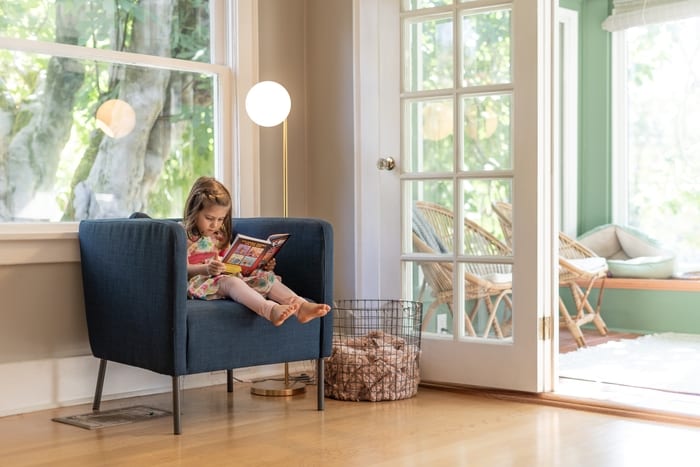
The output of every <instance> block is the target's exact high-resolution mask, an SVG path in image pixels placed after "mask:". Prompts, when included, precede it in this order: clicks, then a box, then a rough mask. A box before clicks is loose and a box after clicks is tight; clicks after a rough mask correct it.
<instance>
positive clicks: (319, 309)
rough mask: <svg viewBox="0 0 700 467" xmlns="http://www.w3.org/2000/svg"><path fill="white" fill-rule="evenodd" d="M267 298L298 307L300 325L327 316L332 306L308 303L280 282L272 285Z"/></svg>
mask: <svg viewBox="0 0 700 467" xmlns="http://www.w3.org/2000/svg"><path fill="white" fill-rule="evenodd" d="M267 297H268V298H269V299H271V300H274V301H275V302H277V303H282V304H286V305H290V306H296V307H297V308H298V310H297V311H296V315H297V320H299V322H300V323H308V322H309V321H311V320H312V319H315V318H320V317H321V316H325V315H326V313H328V312H329V311H330V309H331V307H330V306H328V305H326V304H323V303H309V302H307V301H306V300H304V299H303V298H302V297H300V296H298V295H297V294H296V293H294V291H293V290H291V289H290V288H289V287H287V286H286V285H284V284H283V283H282V282H281V281H279V280H276V281H275V282H274V283H273V284H272V288H271V289H270V292H268V294H267Z"/></svg>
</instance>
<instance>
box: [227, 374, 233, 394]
mask: <svg viewBox="0 0 700 467" xmlns="http://www.w3.org/2000/svg"><path fill="white" fill-rule="evenodd" d="M226 391H228V392H233V370H226Z"/></svg>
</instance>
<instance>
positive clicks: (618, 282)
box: [581, 277, 700, 292]
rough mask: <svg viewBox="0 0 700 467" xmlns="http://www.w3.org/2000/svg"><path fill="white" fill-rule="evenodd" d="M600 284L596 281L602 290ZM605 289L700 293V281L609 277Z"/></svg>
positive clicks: (596, 285) (596, 284)
mask: <svg viewBox="0 0 700 467" xmlns="http://www.w3.org/2000/svg"><path fill="white" fill-rule="evenodd" d="M600 283H601V281H600V280H599V281H596V283H595V285H594V287H598V288H600ZM581 285H584V284H581ZM605 288H606V289H629V290H661V291H669V292H700V280H686V279H632V278H625V277H620V278H612V277H609V278H607V279H605Z"/></svg>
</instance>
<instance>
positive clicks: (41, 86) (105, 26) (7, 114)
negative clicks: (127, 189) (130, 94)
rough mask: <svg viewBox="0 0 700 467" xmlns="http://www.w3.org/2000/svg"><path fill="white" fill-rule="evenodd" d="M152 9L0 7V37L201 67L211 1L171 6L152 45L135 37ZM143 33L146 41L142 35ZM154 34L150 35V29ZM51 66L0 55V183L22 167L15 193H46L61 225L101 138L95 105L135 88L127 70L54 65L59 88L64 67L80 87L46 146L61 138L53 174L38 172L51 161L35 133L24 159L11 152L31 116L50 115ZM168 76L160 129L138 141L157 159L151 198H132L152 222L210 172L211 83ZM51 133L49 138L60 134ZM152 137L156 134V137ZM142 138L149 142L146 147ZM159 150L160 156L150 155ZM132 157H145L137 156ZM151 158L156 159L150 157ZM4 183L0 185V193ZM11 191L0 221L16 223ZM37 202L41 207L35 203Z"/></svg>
mask: <svg viewBox="0 0 700 467" xmlns="http://www.w3.org/2000/svg"><path fill="white" fill-rule="evenodd" d="M156 3H157V2H154V1H150V2H149V1H136V0H116V1H111V2H104V1H98V0H90V1H77V0H76V1H67V0H56V1H47V0H22V1H19V2H2V3H1V4H0V36H3V37H8V38H17V39H30V40H41V41H46V42H61V43H67V44H71V45H77V46H81V47H86V48H89V49H94V48H100V49H111V50H119V51H129V52H136V53H142V54H143V53H145V54H149V53H152V51H150V50H147V49H144V48H143V47H148V48H153V49H154V50H155V49H159V50H160V51H162V54H163V55H164V56H170V57H175V58H179V59H183V60H191V61H199V62H206V63H208V62H209V60H210V31H209V11H208V2H207V1H203V0H181V1H177V0H173V4H174V8H173V17H172V18H171V20H172V21H171V22H172V27H171V28H170V31H166V34H165V36H164V37H152V38H150V39H152V43H147V42H146V41H143V40H141V42H139V39H138V38H137V36H135V31H137V30H138V27H139V26H140V27H141V28H143V27H144V26H143V22H144V21H151V22H152V23H153V21H154V19H153V18H152V16H153V15H151V17H149V15H148V13H149V11H148V10H147V9H148V8H149V7H150V8H154V7H153V5H154V4H156ZM59 7H60V8H59ZM57 12H58V13H60V14H58V13H57ZM139 21H141V23H139ZM156 22H157V21H156ZM154 30H155V25H154ZM141 34H142V35H143V29H142V31H141ZM153 34H154V36H155V34H156V33H155V32H154V33H153ZM158 41H161V42H160V43H159V42H158ZM144 44H145V45H144ZM154 44H155V45H154ZM139 48H140V49H139ZM159 50H155V51H156V52H158V51H159ZM52 63H54V65H53V66H55V64H56V63H58V62H56V61H55V60H53V61H52V58H51V57H49V56H46V55H42V54H35V53H27V52H21V51H12V50H7V49H3V50H0V67H1V68H2V69H3V74H2V76H0V113H1V115H0V168H1V169H2V172H4V174H5V177H7V184H11V183H19V182H18V181H17V180H19V179H20V176H19V175H18V172H17V170H19V169H18V168H17V166H18V165H22V166H23V167H22V186H21V187H20V188H21V189H22V190H28V191H29V192H30V195H31V196H37V194H38V193H40V192H49V193H51V200H50V202H51V203H52V204H53V203H55V205H56V206H58V208H59V209H60V210H62V212H63V215H62V216H61V219H62V220H75V219H74V218H73V216H72V213H73V208H72V206H71V203H72V200H73V197H74V195H75V193H74V189H75V187H76V186H77V185H78V184H79V183H81V182H83V181H84V180H85V179H86V178H87V177H88V175H89V174H90V172H91V170H94V169H95V167H94V164H95V156H96V154H97V153H98V151H99V148H101V146H100V143H101V142H102V140H103V139H104V138H106V137H105V136H104V134H103V133H102V132H100V131H99V130H95V122H94V120H95V112H96V110H97V108H98V107H99V105H100V104H101V103H103V102H104V101H106V100H108V99H112V98H115V97H117V96H118V95H119V92H120V89H122V88H123V87H124V86H128V85H131V86H132V87H133V86H134V83H127V82H126V81H125V79H127V78H126V76H128V74H127V73H126V72H125V70H126V69H127V67H126V66H123V65H115V64H110V63H108V62H104V61H98V60H91V59H89V58H86V59H84V60H76V59H67V60H65V61H64V62H61V63H63V64H64V69H61V68H58V69H57V70H58V71H57V73H59V76H58V77H57V78H56V80H57V82H58V83H60V82H61V80H65V77H64V76H61V75H60V73H67V72H69V71H71V72H74V71H77V72H78V73H79V75H77V76H82V77H83V82H82V85H80V86H79V88H78V89H77V91H76V92H74V93H73V94H72V95H71V96H70V97H71V98H72V99H73V103H72V110H70V114H72V125H69V128H68V129H67V130H66V131H67V134H65V135H63V136H61V135H55V134H53V135H52V137H53V138H54V140H51V139H49V140H47V141H48V142H47V143H46V144H47V145H48V146H50V145H51V144H52V141H65V143H62V146H61V147H60V148H58V150H59V152H60V159H59V160H58V161H57V163H56V169H55V173H50V174H43V173H42V172H41V170H39V168H41V167H47V166H51V164H52V162H51V161H50V160H49V159H44V161H43V162H42V157H46V158H48V157H50V156H49V155H48V154H47V155H45V156H44V155H43V154H42V147H41V145H39V146H38V147H37V142H40V141H41V139H39V138H38V136H39V135H38V134H36V135H34V136H29V137H28V140H29V141H34V143H33V146H31V147H32V151H35V152H34V153H32V154H30V155H29V156H26V155H24V154H22V153H21V152H20V156H15V155H13V154H15V153H16V152H17V151H16V149H14V148H15V146H16V145H17V142H18V141H19V138H18V135H19V134H20V132H21V130H22V129H23V128H25V127H26V128H30V127H29V126H28V125H29V124H30V122H32V119H37V118H39V117H37V116H38V115H42V114H44V115H45V114H50V112H48V111H47V109H46V108H42V106H43V105H46V102H47V100H46V98H45V97H46V95H47V89H48V87H49V86H51V85H54V84H53V83H52V81H51V80H52V77H51V75H50V74H49V73H48V70H49V67H50V66H52ZM69 67H70V70H69V69H68V68H69ZM170 76H171V78H170V81H169V83H168V86H167V88H166V89H165V90H164V92H163V94H162V96H161V97H160V99H161V100H162V102H163V104H164V106H163V110H162V112H161V114H160V115H159V116H158V119H157V122H158V124H157V125H154V127H153V129H152V130H151V133H150V134H149V133H146V134H145V135H144V138H145V141H146V142H145V143H144V144H143V145H142V146H143V147H144V148H145V147H148V151H150V153H156V156H155V159H158V158H160V159H162V167H161V169H160V176H158V177H157V180H156V181H155V183H154V184H153V185H152V186H150V190H149V192H148V193H143V194H141V195H139V196H142V197H143V198H142V199H140V200H136V201H135V203H136V204H137V205H141V206H142V207H143V209H144V210H147V211H148V212H149V214H151V215H153V216H154V217H172V216H180V215H181V214H182V205H183V203H184V199H185V197H186V195H187V192H188V190H189V187H190V185H191V183H192V181H193V180H194V179H195V178H196V177H197V176H199V175H214V166H215V164H214V162H215V161H214V157H215V155H214V139H215V138H214V136H215V135H214V134H213V128H214V102H213V96H214V94H215V89H214V85H215V80H214V78H213V77H211V76H205V75H198V74H197V73H184V72H171V74H170ZM137 84H138V83H137ZM143 91H144V92H148V91H150V90H147V89H143ZM35 124H36V122H35ZM164 124H165V125H164ZM44 126H45V124H44ZM40 128H41V127H40ZM49 130H50V131H54V133H55V132H56V131H58V130H57V129H51V128H49ZM156 131H158V132H160V133H159V134H155V133H153V132H156ZM159 135H160V136H159ZM158 137H160V138H162V139H163V138H164V139H163V140H162V141H163V143H162V144H153V143H154V142H156V143H157V142H158V141H159V140H158ZM22 138H27V136H26V135H23V136H22ZM148 141H150V142H151V143H150V147H149V146H148ZM13 144H14V145H15V146H13ZM13 151H14V152H13ZM158 151H164V153H163V154H157V153H158ZM47 152H49V151H47ZM133 156H134V157H143V154H134V155H133ZM13 157H15V158H17V159H13ZM150 157H151V158H152V159H154V156H153V154H150ZM25 158H26V159H25ZM17 160H19V161H21V164H18V163H17V162H16V161H17ZM28 171H31V173H32V176H29V177H26V179H25V178H24V177H25V176H26V175H27V172H28ZM47 184H48V185H50V186H47ZM2 186H3V183H2V181H1V180H0V187H2ZM11 188H12V189H7V190H5V191H4V192H2V193H0V195H1V196H0V204H2V205H3V208H2V209H0V221H7V220H10V221H11V220H14V219H16V218H18V217H20V216H19V215H18V213H17V212H14V211H13V209H14V206H16V205H18V204H21V203H20V201H19V199H20V198H19V194H18V188H15V187H11ZM13 196H14V197H15V198H14V199H13ZM120 196H121V194H120ZM34 204H40V203H37V199H36V198H35V199H34ZM22 206H23V205H22ZM22 206H20V207H22ZM17 210H19V208H17ZM8 213H9V214H8ZM39 217H40V218H43V217H48V215H47V216H39Z"/></svg>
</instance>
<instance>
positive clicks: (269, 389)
mask: <svg viewBox="0 0 700 467" xmlns="http://www.w3.org/2000/svg"><path fill="white" fill-rule="evenodd" d="M304 391H306V384H304V383H302V382H301V381H289V382H287V383H286V384H285V382H284V381H276V380H267V381H260V382H258V383H254V384H253V386H252V387H251V388H250V393H251V394H255V395H258V396H294V395H296V394H302V393H303V392H304Z"/></svg>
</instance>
